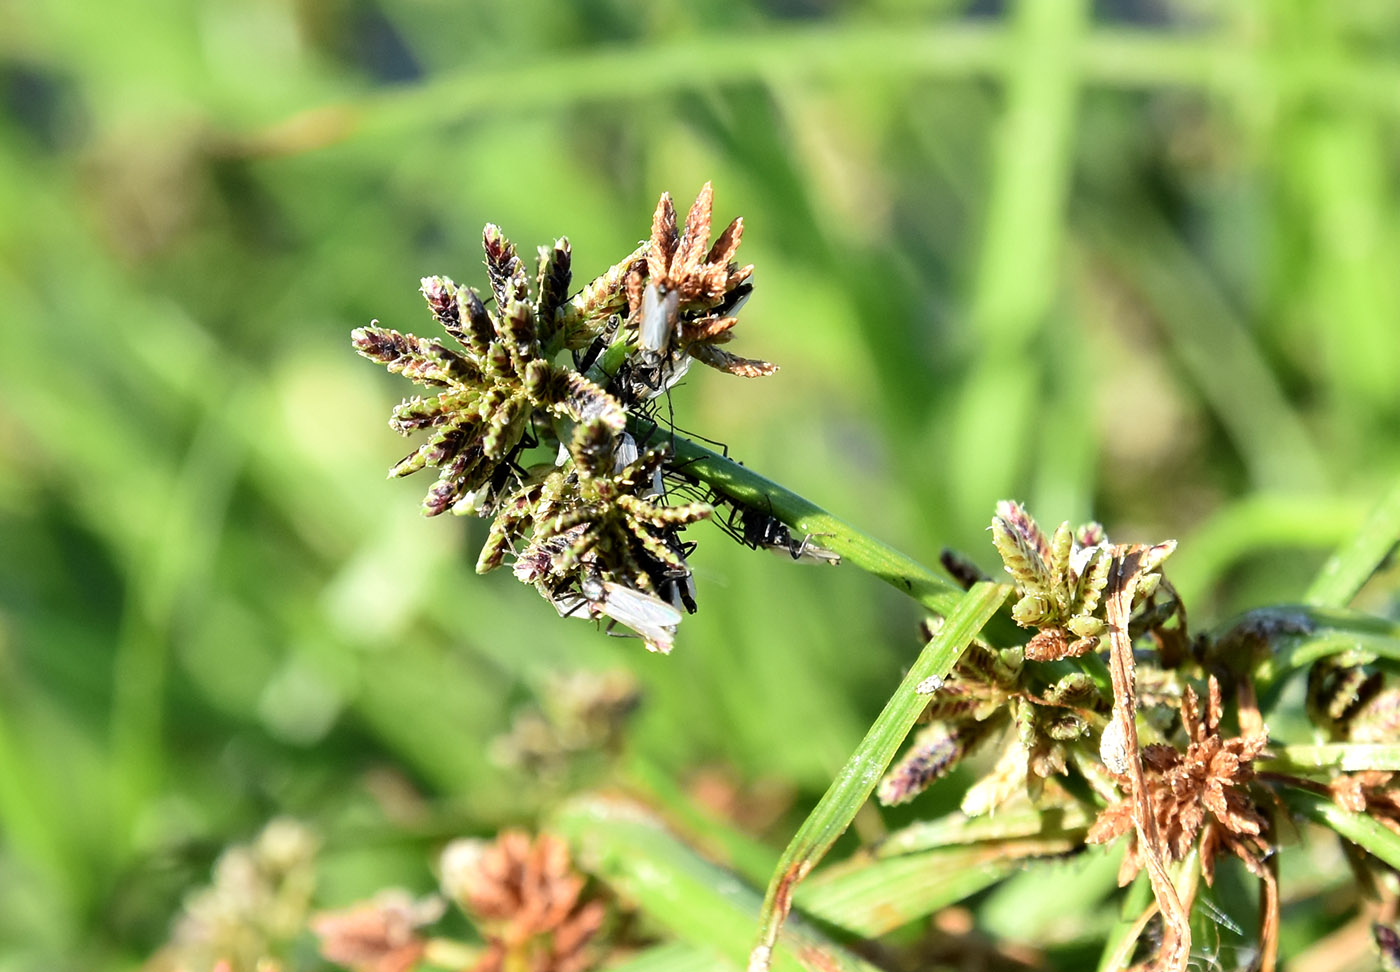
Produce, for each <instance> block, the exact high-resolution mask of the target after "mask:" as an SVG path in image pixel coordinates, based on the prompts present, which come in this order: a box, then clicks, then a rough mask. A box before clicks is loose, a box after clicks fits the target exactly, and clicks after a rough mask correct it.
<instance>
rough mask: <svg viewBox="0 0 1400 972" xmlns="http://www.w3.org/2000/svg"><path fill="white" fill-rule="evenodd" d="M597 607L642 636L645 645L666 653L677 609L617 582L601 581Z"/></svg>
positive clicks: (677, 619) (678, 617) (678, 616)
mask: <svg viewBox="0 0 1400 972" xmlns="http://www.w3.org/2000/svg"><path fill="white" fill-rule="evenodd" d="M598 607H599V609H600V610H601V611H602V613H603V614H606V615H607V616H608V617H610V618H612V619H613V620H614V621H616V622H617V623H618V624H622V625H626V626H627V627H629V628H631V629H632V630H633V631H635V632H637V634H639V635H641V636H642V637H643V638H644V639H646V643H647V647H648V648H649V649H651V650H652V651H659V652H661V653H662V654H663V655H665V654H669V653H670V651H671V645H672V643H673V642H674V641H675V637H676V626H677V625H679V624H680V623H681V612H680V611H678V610H676V609H675V608H674V607H672V606H671V605H669V604H667V603H666V602H665V601H662V600H659V599H658V598H655V597H652V596H651V595H650V594H643V593H642V592H641V591H634V590H633V589H632V588H630V587H623V586H622V585H621V584H615V583H613V582H611V581H604V582H603V599H602V603H601V604H600V605H598Z"/></svg>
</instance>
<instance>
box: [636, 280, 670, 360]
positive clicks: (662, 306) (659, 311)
mask: <svg viewBox="0 0 1400 972" xmlns="http://www.w3.org/2000/svg"><path fill="white" fill-rule="evenodd" d="M680 300H681V292H680V291H679V290H675V289H673V288H669V287H667V286H665V285H664V284H657V283H654V282H653V283H649V284H647V287H646V290H645V291H643V292H642V321H641V325H640V326H639V327H638V330H637V347H638V348H640V349H641V351H642V355H643V357H644V359H645V360H646V362H647V364H649V365H655V364H657V363H658V362H659V361H660V359H661V358H663V357H664V356H665V355H666V352H667V351H668V350H669V349H670V347H671V337H672V336H673V335H674V334H675V332H676V311H677V309H678V308H679V307H680Z"/></svg>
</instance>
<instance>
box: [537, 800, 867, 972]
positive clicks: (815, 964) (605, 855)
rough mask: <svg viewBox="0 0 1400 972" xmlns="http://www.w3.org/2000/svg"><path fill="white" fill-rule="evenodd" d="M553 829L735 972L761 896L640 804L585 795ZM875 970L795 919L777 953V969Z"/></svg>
mask: <svg viewBox="0 0 1400 972" xmlns="http://www.w3.org/2000/svg"><path fill="white" fill-rule="evenodd" d="M552 826H553V829H554V830H555V831H557V832H558V833H560V834H562V835H563V836H564V837H566V838H568V840H569V841H570V843H572V844H573V845H574V847H576V848H577V851H578V860H579V863H580V865H581V866H582V867H583V868H584V869H585V870H588V871H590V872H591V873H593V874H595V875H596V876H598V877H599V878H601V879H602V880H604V881H605V882H607V883H608V884H609V885H611V886H612V887H614V888H616V889H617V890H618V891H619V892H621V893H622V894H624V895H625V896H626V897H627V898H629V899H630V900H632V901H636V902H637V903H638V905H639V907H640V908H641V909H642V910H643V911H645V912H646V913H647V915H648V916H650V917H651V918H652V919H653V920H655V921H656V922H658V923H659V924H661V925H662V926H664V927H665V928H667V929H668V930H669V931H670V932H672V933H673V934H674V935H676V937H678V938H679V939H681V940H682V941H683V942H685V943H686V944H687V945H689V946H690V947H691V948H693V949H696V950H699V951H702V952H703V953H704V954H705V955H706V957H707V958H708V960H709V962H710V965H709V967H710V968H718V969H738V968H742V967H743V962H744V957H745V956H746V955H747V953H748V948H749V945H750V944H751V943H752V935H753V925H754V921H755V919H756V918H757V917H758V911H759V904H760V900H761V899H760V898H759V896H758V892H757V891H756V890H754V889H753V888H751V887H749V886H748V885H746V884H744V883H743V882H741V881H739V880H738V879H736V878H735V877H734V875H733V874H731V873H730V872H728V871H725V870H724V869H722V868H720V867H717V866H715V865H714V864H711V863H710V862H708V861H706V860H704V859H702V858H701V857H700V856H699V855H697V854H696V853H695V852H694V851H693V850H691V849H690V848H689V847H687V846H686V845H685V844H684V843H682V842H681V840H680V839H679V838H678V837H676V836H675V835H674V834H672V833H671V832H670V831H669V830H667V829H666V828H665V827H664V826H663V825H662V824H661V822H660V821H659V820H658V819H657V818H656V817H655V816H654V815H652V814H651V813H650V812H649V811H647V810H646V809H644V808H643V807H641V806H640V805H638V804H635V803H632V802H629V801H624V800H618V799H605V798H602V797H596V796H594V797H583V798H579V799H576V800H573V801H570V802H569V803H567V804H565V805H564V807H563V808H562V809H561V810H560V811H559V813H558V814H556V815H555V817H554V819H553V821H552ZM809 967H810V968H820V969H830V970H833V972H836V970H841V972H876V970H875V968H874V966H872V965H870V964H869V963H867V962H865V961H864V960H862V959H860V958H857V957H856V956H854V955H852V954H851V953H849V952H847V951H846V950H845V949H844V948H842V947H840V946H839V945H837V944H835V943H834V942H832V941H830V940H829V939H828V938H826V936H824V935H822V934H821V933H820V932H818V931H816V930H815V929H813V928H811V927H810V926H809V925H807V924H806V923H805V922H802V921H795V922H793V924H792V926H791V927H790V929H789V934H788V936H787V938H786V939H785V940H784V943H783V945H782V946H781V947H780V948H778V949H777V951H776V952H775V953H774V968H776V969H781V970H785V972H798V970H801V969H804V968H809Z"/></svg>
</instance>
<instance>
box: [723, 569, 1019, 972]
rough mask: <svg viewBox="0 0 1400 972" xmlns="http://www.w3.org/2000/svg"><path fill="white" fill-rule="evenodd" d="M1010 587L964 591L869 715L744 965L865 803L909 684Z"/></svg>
mask: <svg viewBox="0 0 1400 972" xmlns="http://www.w3.org/2000/svg"><path fill="white" fill-rule="evenodd" d="M1010 591H1011V588H1010V587H1008V586H1007V585H1004V584H990V583H981V584H977V585H976V586H974V587H973V588H972V589H971V590H970V591H968V592H967V593H966V594H965V595H964V596H963V598H962V600H961V601H960V602H959V603H958V605H957V607H956V608H955V609H954V610H953V611H952V612H951V613H950V614H949V615H948V620H947V623H945V624H944V626H943V630H942V631H940V632H939V634H938V636H937V637H936V638H934V639H933V640H932V641H930V642H929V643H928V645H927V646H925V648H924V650H923V651H922V652H920V653H919V657H918V658H917V659H916V660H915V662H914V665H913V667H911V668H910V669H909V673H908V674H907V675H905V676H904V681H902V682H901V683H900V685H899V688H897V689H895V692H894V695H893V696H891V697H890V700H889V702H887V703H885V708H884V710H883V711H882V712H881V713H880V715H879V716H878V717H877V718H876V719H875V722H874V724H873V725H872V726H871V727H870V730H869V732H867V733H866V735H865V738H864V739H863V740H861V743H860V745H859V746H858V747H856V751H855V752H854V753H853V754H852V755H851V758H850V759H849V760H847V762H846V765H845V766H843V767H842V768H841V771H840V772H839V773H837V775H836V779H835V780H833V781H832V784H831V786H830V788H828V789H827V791H826V794H825V795H824V796H823V797H822V798H821V800H820V801H819V802H818V803H817V806H816V809H814V810H813V811H812V813H811V815H810V816H808V817H807V819H806V820H805V821H804V822H803V824H802V826H801V827H799V828H798V831H797V834H796V835H795V836H794V837H793V839H792V841H791V842H790V843H789V844H788V846H787V849H786V850H784V851H783V856H782V858H781V859H780V860H779V861H778V869H777V871H776V872H775V873H774V875H773V879H772V881H770V882H769V885H768V891H767V893H766V895H765V896H764V900H763V913H762V916H761V918H760V921H759V938H758V945H757V946H756V947H755V948H754V952H753V957H752V959H751V960H750V968H751V969H764V968H767V967H768V956H769V955H770V954H772V952H773V949H774V946H775V944H776V942H777V939H778V931H779V929H780V928H781V927H782V924H783V920H784V919H785V918H786V917H787V913H788V911H789V910H790V909H791V907H792V893H793V889H794V888H795V886H796V885H797V883H798V882H799V881H801V880H802V878H804V877H806V875H807V874H808V873H809V872H810V871H811V870H812V868H813V867H815V866H816V864H817V862H818V861H819V860H821V858H822V855H823V854H825V853H826V852H827V850H828V849H829V848H830V847H831V845H832V843H834V842H835V840H836V838H837V837H839V836H841V834H842V833H843V832H844V831H845V829H846V827H847V826H849V825H850V822H851V819H852V818H853V817H855V815H856V812H857V811H858V810H859V809H860V808H861V807H862V806H863V805H864V804H865V801H866V800H867V799H868V798H869V796H870V794H871V793H872V792H873V791H874V789H875V785H876V784H877V783H878V782H879V781H880V776H881V774H883V773H884V772H885V770H886V768H887V767H888V766H889V765H890V761H891V760H892V759H893V758H894V755H895V753H896V751H897V750H898V749H899V746H900V744H901V743H903V742H904V738H905V737H906V736H907V735H908V734H909V729H910V727H912V726H913V725H914V720H915V719H917V718H918V716H919V713H920V712H922V711H923V709H924V706H925V704H926V701H927V700H926V699H925V698H924V696H921V695H919V694H918V693H917V692H916V691H915V687H916V686H917V685H918V684H919V683H920V682H922V681H923V680H924V679H926V678H929V677H930V676H934V675H937V676H944V675H947V674H948V672H949V671H950V670H951V669H952V667H953V663H954V662H955V661H956V660H957V658H958V656H959V655H960V654H962V651H963V649H964V648H965V647H966V646H967V644H968V642H969V641H971V640H972V639H973V638H974V637H976V636H977V633H978V632H979V631H981V630H982V626H983V625H985V624H986V623H987V622H988V621H989V620H991V619H992V617H993V616H995V615H996V613H997V611H998V610H999V609H1000V608H1001V606H1002V604H1003V603H1004V602H1005V601H1006V597H1007V595H1008V594H1009V593H1010Z"/></svg>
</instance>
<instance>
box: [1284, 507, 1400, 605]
mask: <svg viewBox="0 0 1400 972" xmlns="http://www.w3.org/2000/svg"><path fill="white" fill-rule="evenodd" d="M1397 541H1400V483H1396V484H1395V486H1393V487H1392V488H1391V490H1390V492H1389V493H1387V494H1386V496H1385V498H1384V499H1382V500H1381V501H1380V503H1379V504H1377V506H1376V508H1375V509H1374V510H1372V511H1371V515H1370V516H1368V517H1367V518H1366V522H1365V523H1364V524H1363V525H1362V527H1361V529H1360V530H1358V531H1357V532H1356V535H1355V536H1354V537H1352V539H1351V540H1349V541H1348V542H1347V543H1345V544H1343V545H1342V546H1341V547H1339V548H1337V550H1336V552H1334V553H1333V554H1332V556H1331V557H1328V558H1327V563H1325V564H1323V565H1322V570H1321V571H1319V572H1318V575H1317V577H1316V578H1314V579H1313V582H1312V586H1310V587H1309V588H1308V592H1307V593H1306V594H1304V595H1303V600H1304V601H1305V602H1306V603H1308V604H1311V605H1313V606H1315V607H1336V608H1340V607H1346V606H1347V604H1349V603H1350V602H1351V599H1352V598H1354V597H1356V595H1357V592H1359V591H1360V590H1361V588H1362V585H1364V584H1365V583H1366V581H1367V580H1368V579H1370V577H1371V575H1372V574H1373V573H1375V571H1376V568H1377V567H1378V566H1379V565H1380V564H1381V562H1382V561H1384V560H1385V558H1386V557H1388V556H1390V552H1391V551H1392V550H1394V549H1395V544H1396V542H1397Z"/></svg>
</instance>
